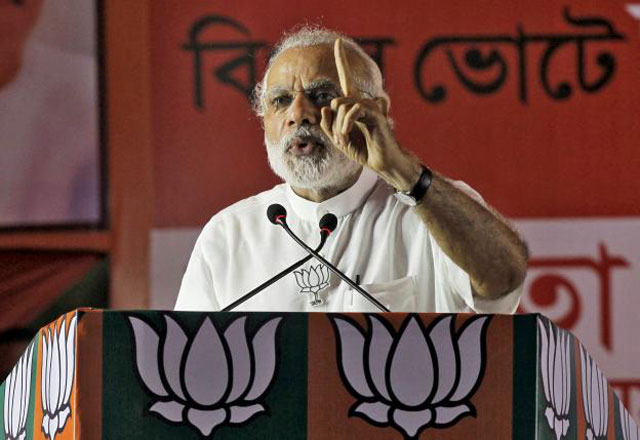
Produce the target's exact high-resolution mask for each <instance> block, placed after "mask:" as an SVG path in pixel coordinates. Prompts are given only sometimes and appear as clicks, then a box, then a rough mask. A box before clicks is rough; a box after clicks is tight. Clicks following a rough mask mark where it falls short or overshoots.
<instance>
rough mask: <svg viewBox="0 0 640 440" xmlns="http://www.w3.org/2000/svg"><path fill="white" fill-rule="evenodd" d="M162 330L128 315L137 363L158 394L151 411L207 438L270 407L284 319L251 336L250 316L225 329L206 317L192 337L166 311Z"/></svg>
mask: <svg viewBox="0 0 640 440" xmlns="http://www.w3.org/2000/svg"><path fill="white" fill-rule="evenodd" d="M164 318H165V322H166V329H165V331H164V333H163V334H158V333H157V332H156V330H155V329H154V328H153V327H152V326H151V325H149V324H148V323H146V322H145V321H143V320H142V319H140V318H137V317H134V316H130V317H129V322H130V323H131V328H132V330H133V335H134V338H135V346H136V365H137V370H138V374H139V376H140V379H141V381H142V383H143V384H144V386H145V388H146V389H147V390H148V391H149V392H150V393H151V394H152V395H153V396H154V397H155V398H156V400H155V402H153V404H152V405H151V406H150V408H149V411H151V412H154V413H156V414H158V415H160V416H161V417H162V418H164V419H165V420H167V421H170V422H174V423H184V424H189V425H191V426H193V427H195V428H196V429H197V430H198V431H199V432H200V434H202V436H203V437H206V436H209V435H211V434H212V432H213V431H214V430H215V429H216V428H218V427H220V426H223V425H225V424H230V425H241V424H245V423H247V422H248V421H249V420H250V419H252V418H253V417H255V416H257V415H258V414H260V413H263V412H265V411H266V410H267V408H266V406H265V404H264V402H263V399H264V395H265V392H266V391H267V388H269V386H270V385H271V384H272V382H273V379H274V373H275V369H276V349H275V336H276V330H277V329H278V326H279V324H280V321H281V319H282V318H272V319H270V320H268V321H267V322H265V323H263V324H262V325H261V326H260V328H259V329H258V330H257V331H256V332H255V334H254V335H253V337H252V338H250V339H249V338H248V337H247V333H246V329H245V323H246V319H247V318H246V316H242V317H240V318H237V319H235V320H234V321H233V322H232V323H231V324H229V326H228V327H227V328H226V330H225V331H224V333H221V332H220V331H219V330H218V328H217V327H216V325H215V324H214V323H213V322H212V321H211V319H209V318H208V317H207V318H205V319H204V321H203V322H202V324H201V325H200V328H199V329H198V331H197V332H196V334H195V336H194V337H189V336H187V334H186V333H185V331H184V330H183V329H182V327H180V325H178V323H176V321H174V320H173V319H172V318H171V317H170V316H168V315H164Z"/></svg>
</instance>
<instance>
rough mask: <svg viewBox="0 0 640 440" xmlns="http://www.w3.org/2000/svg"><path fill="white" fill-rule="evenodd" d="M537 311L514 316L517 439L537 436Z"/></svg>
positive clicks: (514, 396) (514, 420) (514, 414)
mask: <svg viewBox="0 0 640 440" xmlns="http://www.w3.org/2000/svg"><path fill="white" fill-rule="evenodd" d="M537 316H538V315H537V314H530V315H517V316H514V318H513V414H512V426H513V435H512V438H513V439H514V440H527V439H532V440H534V439H535V438H536V378H537V377H538V362H537V358H538V356H537V354H538V343H537V335H538V331H537V328H536V319H537Z"/></svg>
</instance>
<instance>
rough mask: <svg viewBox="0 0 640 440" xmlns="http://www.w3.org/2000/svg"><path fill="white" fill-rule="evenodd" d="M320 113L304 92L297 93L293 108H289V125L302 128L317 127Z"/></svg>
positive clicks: (292, 104)
mask: <svg viewBox="0 0 640 440" xmlns="http://www.w3.org/2000/svg"><path fill="white" fill-rule="evenodd" d="M319 116H320V111H319V110H318V109H317V108H316V106H315V105H313V103H312V102H311V101H310V100H309V98H308V97H307V95H306V94H305V93H302V92H298V93H296V96H295V98H294V99H293V102H292V103H291V106H290V107H289V117H288V121H287V125H289V126H302V125H305V124H306V125H315V124H317V123H318V119H319Z"/></svg>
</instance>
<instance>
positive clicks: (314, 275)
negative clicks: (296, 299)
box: [293, 264, 329, 306]
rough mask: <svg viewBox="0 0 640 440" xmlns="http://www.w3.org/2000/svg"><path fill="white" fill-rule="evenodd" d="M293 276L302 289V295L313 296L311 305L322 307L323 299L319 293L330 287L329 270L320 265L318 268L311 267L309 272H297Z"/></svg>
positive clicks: (302, 270)
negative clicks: (308, 294) (309, 294)
mask: <svg viewBox="0 0 640 440" xmlns="http://www.w3.org/2000/svg"><path fill="white" fill-rule="evenodd" d="M293 274H294V275H295V277H296V283H298V286H299V287H301V288H302V290H300V293H311V294H313V299H312V300H311V305H312V306H320V305H322V304H323V301H322V298H320V295H319V292H320V291H321V290H322V289H325V288H327V287H329V269H328V268H327V267H326V266H325V265H323V264H318V266H316V267H314V266H310V267H309V270H306V269H301V270H296V271H294V272H293Z"/></svg>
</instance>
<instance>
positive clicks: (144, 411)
mask: <svg viewBox="0 0 640 440" xmlns="http://www.w3.org/2000/svg"><path fill="white" fill-rule="evenodd" d="M0 406H2V409H1V410H0V426H2V431H0V439H12V440H13V439H21V440H22V439H50V440H55V439H58V440H68V439H82V440H86V439H109V440H110V439H128V440H132V439H154V440H164V439H167V440H168V439H171V440H175V439H349V440H353V439H363V438H366V439H370V440H375V439H418V438H419V439H432V438H437V439H465V440H468V439H518V440H526V439H532V440H533V439H556V440H559V439H603V438H607V439H620V440H632V439H634V440H635V439H638V438H639V434H640V433H639V431H638V427H637V425H636V423H635V422H634V421H633V419H632V418H631V417H630V415H629V413H628V411H627V410H626V409H625V408H624V406H623V405H622V403H621V401H620V400H619V399H618V397H617V396H616V394H615V393H614V392H613V391H612V389H611V388H610V386H609V385H608V384H607V381H606V379H605V377H604V376H603V374H602V371H601V370H600V369H599V367H598V366H597V365H596V364H595V363H594V361H593V359H592V358H591V357H590V356H589V354H588V353H587V351H586V350H585V348H584V347H583V346H582V345H581V344H580V342H579V341H578V340H577V339H576V338H575V337H574V336H572V335H571V334H570V333H569V332H567V331H565V330H562V329H560V328H558V327H556V326H555V325H554V324H552V323H551V322H550V321H549V320H548V319H546V318H545V317H543V316H541V315H537V314H530V315H514V316H510V315H474V314H445V315H440V314H404V313H389V314H322V313H311V314H307V313H222V312H219V313H195V312H162V311H132V312H120V311H118V312H116V311H107V310H92V309H79V310H76V311H74V312H71V313H68V314H66V315H64V316H62V317H60V318H59V319H58V320H56V321H55V322H53V323H51V324H49V325H48V326H46V327H44V328H42V329H41V330H40V331H39V332H38V334H37V335H36V337H35V338H34V340H33V341H32V342H31V344H30V345H29V346H28V348H27V350H26V351H25V353H24V354H23V355H22V357H21V358H20V360H19V361H18V363H17V364H16V366H15V367H14V369H13V370H12V372H11V373H10V374H9V376H8V377H7V378H6V380H5V382H4V383H3V384H2V385H1V386H0Z"/></svg>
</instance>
